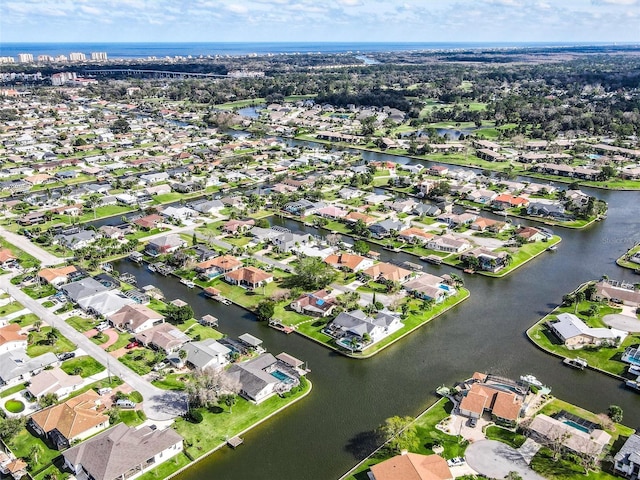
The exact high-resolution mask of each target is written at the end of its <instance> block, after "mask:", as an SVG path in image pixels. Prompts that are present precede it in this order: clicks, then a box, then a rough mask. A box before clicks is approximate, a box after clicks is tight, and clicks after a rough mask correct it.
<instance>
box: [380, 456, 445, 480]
mask: <svg viewBox="0 0 640 480" xmlns="http://www.w3.org/2000/svg"><path fill="white" fill-rule="evenodd" d="M369 477H370V479H371V480H452V479H453V474H452V473H451V470H449V466H448V465H447V461H446V460H445V459H444V458H442V457H441V456H440V455H435V454H434V455H421V454H418V453H411V452H404V453H402V454H400V455H396V456H395V457H391V458H389V459H388V460H385V461H383V462H380V463H378V464H376V465H372V466H371V471H370V473H369Z"/></svg>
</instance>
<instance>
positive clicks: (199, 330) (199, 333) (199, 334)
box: [178, 319, 224, 340]
mask: <svg viewBox="0 0 640 480" xmlns="http://www.w3.org/2000/svg"><path fill="white" fill-rule="evenodd" d="M178 328H179V329H180V330H182V331H183V332H185V333H186V334H187V335H189V336H190V337H191V338H193V339H200V340H206V339H208V338H213V339H214V340H219V339H221V338H222V337H224V335H223V334H222V333H221V332H219V331H218V330H216V329H215V328H212V327H207V326H205V325H200V324H199V323H198V322H197V321H196V320H195V319H191V320H189V321H188V322H185V323H183V324H182V325H179V326H178Z"/></svg>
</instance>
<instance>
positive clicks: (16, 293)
mask: <svg viewBox="0 0 640 480" xmlns="http://www.w3.org/2000/svg"><path fill="white" fill-rule="evenodd" d="M10 280H11V278H10V276H7V275H5V276H3V277H0V288H2V289H3V290H5V291H6V292H7V293H9V295H11V296H13V298H15V299H16V300H17V301H18V302H20V303H21V304H22V305H24V306H25V307H26V308H27V309H29V310H30V311H31V312H33V313H35V314H36V315H37V316H38V318H40V319H41V320H42V321H43V322H45V323H46V324H47V325H51V326H52V327H55V328H57V329H58V330H59V331H60V333H62V335H64V336H65V337H66V338H68V339H69V340H70V341H71V342H73V343H74V344H75V345H76V346H77V347H78V348H81V349H82V350H83V351H84V352H85V353H86V354H87V355H90V356H92V357H93V358H95V359H96V360H98V361H99V362H100V363H102V364H103V365H105V366H108V368H109V371H110V373H111V374H112V375H116V376H118V377H120V378H121V379H122V380H123V381H124V382H125V383H128V384H129V385H130V386H131V387H132V388H133V389H134V390H137V391H138V392H140V394H141V395H142V397H143V398H144V403H143V409H144V412H145V414H146V415H147V417H148V418H149V419H151V420H170V419H172V418H176V417H178V416H180V415H181V414H183V413H185V411H186V407H187V399H186V396H185V395H184V394H183V393H180V392H175V391H167V390H162V389H160V388H157V387H155V386H153V385H152V384H151V383H149V382H147V381H146V380H145V379H143V378H142V377H141V376H140V375H138V374H137V373H135V372H134V371H133V370H131V369H129V368H128V367H126V366H125V365H123V364H122V363H120V362H119V361H118V360H116V359H114V358H112V357H111V355H109V354H108V353H107V352H105V351H104V350H103V349H102V348H100V346H98V345H96V344H95V343H93V342H92V341H91V340H90V339H88V338H87V337H85V336H84V335H83V334H82V333H80V332H78V331H77V330H76V329H74V328H73V327H72V326H71V325H69V324H67V323H66V322H65V321H64V320H62V319H61V318H60V317H58V316H57V315H55V314H53V313H52V312H50V311H49V310H47V309H46V308H44V307H43V306H42V305H41V304H40V303H39V302H38V301H36V300H34V299H32V298H31V297H29V296H28V295H27V294H25V293H24V292H22V290H20V289H19V288H18V287H16V286H15V285H12V284H11V282H10Z"/></svg>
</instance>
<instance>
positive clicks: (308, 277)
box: [289, 257, 338, 290]
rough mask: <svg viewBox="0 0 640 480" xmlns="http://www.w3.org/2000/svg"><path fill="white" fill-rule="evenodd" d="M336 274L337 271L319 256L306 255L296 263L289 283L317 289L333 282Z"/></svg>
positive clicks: (305, 288)
mask: <svg viewBox="0 0 640 480" xmlns="http://www.w3.org/2000/svg"><path fill="white" fill-rule="evenodd" d="M337 276H338V272H336V271H335V270H334V269H333V267H331V266H330V265H328V264H326V263H324V262H323V261H322V259H321V258H318V257H306V258H303V259H301V260H300V262H299V263H298V266H297V267H296V274H295V275H293V276H292V277H290V278H289V283H290V285H291V286H295V287H300V288H302V289H303V290H319V289H321V288H325V287H326V286H327V285H329V284H330V283H331V282H333V281H334V280H335V279H336V277H337Z"/></svg>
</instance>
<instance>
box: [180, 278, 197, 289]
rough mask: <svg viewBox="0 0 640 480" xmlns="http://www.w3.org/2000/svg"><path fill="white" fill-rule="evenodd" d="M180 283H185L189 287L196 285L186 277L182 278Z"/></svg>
mask: <svg viewBox="0 0 640 480" xmlns="http://www.w3.org/2000/svg"><path fill="white" fill-rule="evenodd" d="M180 283H182V284H183V285H186V286H187V287H189V288H193V287H195V286H196V284H195V283H193V282H192V281H191V280H187V279H186V278H181V279H180Z"/></svg>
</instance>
